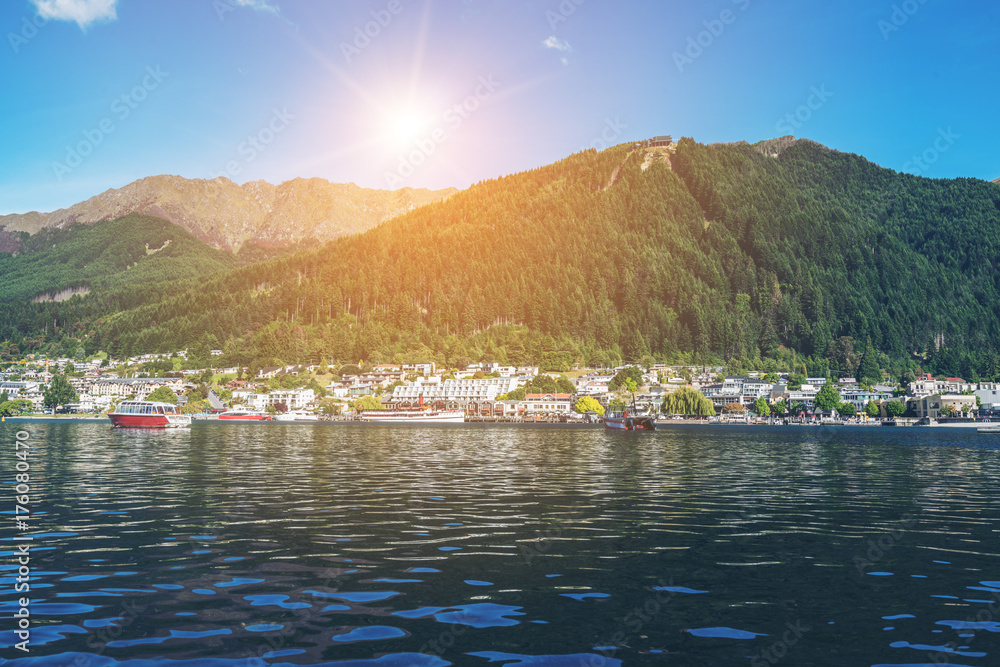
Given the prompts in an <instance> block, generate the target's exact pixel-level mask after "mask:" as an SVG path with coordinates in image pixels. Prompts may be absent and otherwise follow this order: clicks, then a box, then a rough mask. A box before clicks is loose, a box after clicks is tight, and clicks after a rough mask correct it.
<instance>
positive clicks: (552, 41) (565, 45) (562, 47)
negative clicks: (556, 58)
mask: <svg viewBox="0 0 1000 667" xmlns="http://www.w3.org/2000/svg"><path fill="white" fill-rule="evenodd" d="M542 44H543V45H544V46H545V48H547V49H556V50H557V51H572V50H573V49H572V48H571V47H570V45H569V42H567V41H565V40H562V39H559V38H558V37H556V36H555V35H552V36H551V37H549V38H548V39H546V40H545V41H544V42H542Z"/></svg>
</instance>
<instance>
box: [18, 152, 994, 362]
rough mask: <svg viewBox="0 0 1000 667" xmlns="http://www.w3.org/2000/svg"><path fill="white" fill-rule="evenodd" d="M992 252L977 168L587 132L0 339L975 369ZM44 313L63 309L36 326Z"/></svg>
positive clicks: (286, 356) (30, 322)
mask: <svg viewBox="0 0 1000 667" xmlns="http://www.w3.org/2000/svg"><path fill="white" fill-rule="evenodd" d="M997 256H1000V191H998V190H997V188H996V187H994V186H993V185H992V184H990V183H988V182H986V181H981V180H977V179H953V180H944V179H928V178H922V177H917V176H913V175H910V174H904V173H898V172H895V171H892V170H889V169H885V168H882V167H879V166H878V165H875V164H873V163H871V162H869V161H867V160H865V159H864V158H863V157H860V156H857V155H851V154H845V153H840V152H837V151H834V150H831V149H829V148H826V147H824V146H821V145H819V144H816V143H814V142H811V141H808V140H803V139H799V140H784V139H783V140H780V141H777V142H769V143H765V144H758V145H750V144H746V143H738V144H729V145H710V146H706V145H702V144H699V143H697V142H695V141H693V140H691V139H688V138H685V139H682V140H681V141H680V142H679V143H678V144H677V145H676V146H675V147H671V148H670V149H669V150H667V151H666V153H665V154H664V152H663V149H647V148H643V147H640V146H638V145H622V146H617V147H614V148H611V149H608V150H606V151H603V152H600V153H598V152H596V151H593V150H588V151H584V152H582V153H578V154H575V155H573V156H570V157H569V158H567V159H565V160H562V161H560V162H557V163H555V164H552V165H548V166H546V167H542V168H539V169H535V170H532V171H528V172H524V173H520V174H515V175H512V176H508V177H504V178H500V179H495V180H490V181H486V182H482V183H479V184H476V185H475V186H473V187H470V188H469V189H467V190H464V191H462V192H460V193H458V194H455V195H454V196H452V197H450V198H448V199H447V200H446V201H442V202H439V203H436V204H434V205H431V206H426V207H422V208H418V209H415V210H413V211H411V212H410V213H408V214H406V215H403V216H401V217H399V218H396V219H394V220H391V221H389V222H387V223H385V224H383V225H380V226H378V227H375V228H373V229H371V230H369V231H368V232H366V233H363V234H359V235H355V236H351V237H345V238H341V239H337V240H335V241H332V242H330V243H327V244H326V245H322V246H315V247H312V248H309V249H306V250H301V251H298V252H295V253H292V254H286V255H284V256H282V257H279V258H275V259H271V260H268V261H265V262H260V263H254V264H250V265H245V266H241V267H237V268H233V269H228V270H224V271H219V272H216V273H212V274H210V275H202V276H198V277H192V278H188V279H186V280H183V281H176V282H173V283H168V284H152V283H150V284H141V285H132V286H129V288H128V289H124V288H120V287H119V288H113V289H107V290H94V291H92V292H91V293H90V294H89V295H87V296H86V297H85V298H83V299H71V300H69V301H64V302H61V303H38V304H30V306H26V307H25V309H24V310H22V311H20V314H19V315H17V316H15V315H12V314H10V313H9V312H0V336H3V337H5V338H7V339H8V340H11V341H22V339H24V338H25V337H27V336H34V338H33V339H32V340H33V343H32V345H33V349H46V348H47V349H50V350H55V349H70V348H71V347H73V346H76V345H79V344H83V345H85V347H86V348H87V349H89V350H94V349H105V350H110V351H112V352H113V353H114V354H116V355H121V354H127V353H137V352H143V351H157V350H170V349H177V348H181V347H186V346H187V345H191V344H192V343H194V342H196V341H198V342H200V343H199V344H201V345H210V346H211V347H213V348H220V349H224V350H226V353H227V359H226V362H227V363H228V364H234V363H240V364H257V365H261V364H265V363H267V362H270V361H271V360H274V359H281V360H289V361H294V360H305V359H317V360H318V359H319V358H327V359H328V360H342V361H343V360H357V359H365V360H368V361H379V360H394V359H434V360H438V361H441V362H443V363H460V361H461V360H476V359H493V360H497V361H504V362H511V363H513V362H534V363H540V364H541V365H542V366H544V367H552V368H558V367H565V366H567V365H569V364H571V363H574V362H584V363H608V362H611V361H615V360H620V359H632V360H641V359H651V358H659V359H666V360H672V361H678V362H686V363H717V362H726V363H728V364H730V366H731V367H732V368H733V369H739V368H743V367H747V366H750V365H753V366H761V367H764V368H768V367H775V368H776V367H783V368H791V369H794V370H797V371H799V370H805V371H808V373H809V374H810V375H822V374H825V373H827V372H834V373H837V374H840V375H845V374H846V375H851V374H852V373H853V372H854V371H855V370H856V368H857V363H858V359H857V356H858V355H857V353H856V350H862V349H864V348H865V346H866V342H867V341H868V340H869V339H870V340H871V341H872V345H873V347H874V350H876V351H877V353H878V359H877V363H878V364H879V365H880V366H881V367H882V368H886V369H892V370H893V372H894V374H895V375H896V376H897V377H898V376H899V374H900V373H901V372H903V371H904V370H906V369H908V368H909V369H915V368H917V367H922V368H923V369H924V370H928V371H931V372H944V373H948V374H952V375H962V376H964V377H973V376H974V374H977V375H979V376H980V377H984V378H990V379H993V378H996V377H1000V356H998V341H1000V265H997V264H996V262H995V258H996V257H997ZM53 320H55V321H59V322H64V323H76V322H80V323H81V324H80V325H79V326H77V325H76V324H74V325H73V329H71V331H72V333H69V332H67V331H66V329H61V330H60V331H53V330H51V329H46V330H45V331H44V337H43V338H42V339H41V340H39V338H38V337H39V335H40V334H39V332H41V331H42V330H43V329H42V325H43V324H44V323H46V322H52V321H53ZM79 332H87V333H85V334H84V333H79ZM19 344H21V343H19Z"/></svg>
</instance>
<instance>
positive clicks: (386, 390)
mask: <svg viewBox="0 0 1000 667" xmlns="http://www.w3.org/2000/svg"><path fill="white" fill-rule="evenodd" d="M221 355H222V352H221V351H220V350H212V351H211V352H210V357H209V359H213V358H220V359H221ZM190 365H191V364H189V363H188V354H187V351H178V352H174V353H171V354H147V355H140V356H135V357H130V358H128V359H121V360H115V359H110V358H108V357H107V356H106V355H101V356H99V357H94V358H91V359H86V360H84V359H69V358H59V359H49V358H45V357H32V356H31V355H29V357H28V358H26V359H22V360H19V361H16V362H6V367H5V368H4V370H3V372H0V414H2V415H3V416H4V417H5V418H6V417H14V416H31V415H36V416H37V415H56V414H66V415H77V416H103V415H106V414H107V413H108V412H109V411H113V410H114V409H115V407H116V406H117V405H118V404H119V403H120V402H122V401H125V400H166V401H167V402H171V403H175V404H176V405H178V407H179V409H180V410H181V411H182V412H184V413H187V414H192V415H193V416H194V417H195V418H198V417H203V418H211V417H212V416H213V415H217V414H219V413H222V412H224V411H226V410H230V409H234V408H240V409H247V410H253V411H259V412H261V413H266V414H270V415H281V414H285V413H298V414H303V415H314V416H315V417H314V418H320V419H331V420H349V419H356V418H357V415H358V413H359V412H360V411H362V410H383V409H384V410H414V409H421V408H424V409H435V410H449V411H455V410H458V411H461V412H462V413H463V414H464V416H465V421H467V422H477V421H478V422H524V421H529V422H531V421H543V422H595V421H600V420H601V418H602V416H603V415H604V413H605V411H607V410H609V409H612V410H613V409H620V408H623V407H625V406H627V405H631V404H632V402H633V401H634V403H635V405H636V406H637V407H638V408H639V409H640V410H643V411H649V412H652V413H655V414H660V415H663V416H664V417H668V418H669V417H672V418H675V419H696V420H701V421H711V422H719V421H722V422H736V423H741V422H748V421H760V420H767V421H769V422H772V423H773V422H774V421H775V420H781V421H787V420H792V421H797V422H811V423H881V422H883V421H892V422H893V423H899V424H910V423H914V422H917V421H918V420H924V421H926V420H937V419H941V418H965V419H988V418H991V417H994V416H998V415H1000V383H996V382H967V381H966V380H964V379H962V378H957V377H933V376H931V375H929V374H917V375H916V376H915V378H914V379H913V380H912V381H910V382H908V383H906V384H889V383H878V384H874V385H867V384H863V383H861V382H859V381H857V380H856V379H854V378H839V379H833V378H822V377H804V376H802V375H796V374H790V373H785V372H770V373H764V372H748V373H747V374H746V375H744V376H730V375H725V374H724V373H723V371H724V367H706V366H669V365H666V364H653V365H651V366H649V367H645V366H641V365H639V364H625V365H621V366H617V367H615V368H609V369H586V368H573V369H569V370H566V371H564V372H540V371H539V368H538V367H537V366H502V365H500V364H497V363H473V364H470V365H467V366H466V367H465V368H449V369H445V368H439V367H438V365H437V364H435V363H434V362H425V363H411V364H374V365H365V364H364V363H363V362H359V363H358V364H345V365H340V366H337V365H334V366H328V365H327V364H326V363H325V362H321V363H319V364H308V365H306V364H292V365H282V366H273V367H266V368H259V369H255V368H249V369H248V368H242V367H238V366H235V367H222V366H219V367H213V366H211V364H208V365H205V366H204V367H199V368H190V367H188V366H190Z"/></svg>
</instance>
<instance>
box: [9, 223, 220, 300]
mask: <svg viewBox="0 0 1000 667" xmlns="http://www.w3.org/2000/svg"><path fill="white" fill-rule="evenodd" d="M17 240H18V243H19V248H18V253H17V254H16V255H11V254H8V253H0V275H2V276H3V280H2V281H0V303H3V304H7V307H11V305H10V304H16V303H18V302H22V303H23V302H25V301H34V302H50V301H55V302H58V301H63V300H65V299H68V298H70V297H72V296H74V295H76V294H81V295H84V294H87V293H89V292H90V291H91V290H94V291H98V292H100V291H108V290H112V289H114V288H116V287H119V286H123V287H124V288H125V289H133V288H134V286H136V285H138V284H143V283H164V282H169V283H176V282H177V281H180V280H183V279H185V278H191V277H196V276H204V275H207V274H210V273H213V272H216V271H222V270H225V269H232V268H233V267H235V266H237V259H236V258H235V257H234V256H233V255H232V254H231V253H227V252H223V251H220V250H216V249H215V248H212V247H211V246H209V245H207V244H205V243H204V242H202V241H201V240H199V239H197V238H195V237H194V236H193V235H192V234H190V233H189V232H187V231H185V230H183V229H181V228H180V227H178V226H177V225H174V224H171V223H170V222H168V221H166V220H163V219H161V218H153V217H149V216H143V215H139V214H137V213H130V214H129V215H127V216H125V217H122V218H118V219H116V220H102V221H101V222H97V223H94V224H92V225H83V224H80V223H73V224H70V225H68V226H66V227H64V228H55V227H47V228H44V229H42V230H40V231H39V232H37V233H35V234H33V235H31V236H28V235H27V234H24V235H23V236H21V237H18V239H17Z"/></svg>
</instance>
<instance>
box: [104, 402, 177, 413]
mask: <svg viewBox="0 0 1000 667" xmlns="http://www.w3.org/2000/svg"><path fill="white" fill-rule="evenodd" d="M115 412H116V413H117V414H121V415H176V414H180V413H179V412H177V406H176V405H174V404H173V403H162V402H160V401H122V402H121V403H119V404H118V408H117V409H116V410H115Z"/></svg>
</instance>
